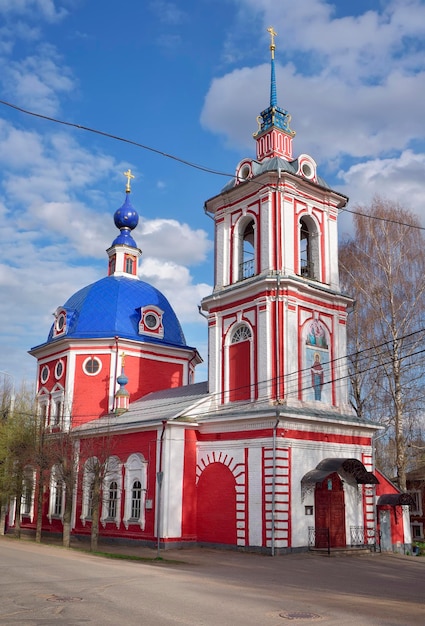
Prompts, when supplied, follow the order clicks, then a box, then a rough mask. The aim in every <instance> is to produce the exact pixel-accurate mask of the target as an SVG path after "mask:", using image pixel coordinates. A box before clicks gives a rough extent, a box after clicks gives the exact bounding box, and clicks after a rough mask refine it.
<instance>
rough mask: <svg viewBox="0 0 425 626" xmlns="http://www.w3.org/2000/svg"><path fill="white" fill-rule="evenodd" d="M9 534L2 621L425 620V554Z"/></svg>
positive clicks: (2, 540)
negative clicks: (279, 552)
mask: <svg viewBox="0 0 425 626" xmlns="http://www.w3.org/2000/svg"><path fill="white" fill-rule="evenodd" d="M102 549H104V550H106V551H108V552H115V553H117V554H124V553H125V554H127V555H128V556H130V557H141V558H143V559H145V560H132V561H131V560H122V559H115V558H114V559H111V558H104V557H101V556H95V555H91V554H88V553H86V552H82V551H80V550H75V549H70V550H66V549H64V548H61V547H59V546H55V545H47V544H41V545H39V544H35V543H33V542H32V541H28V540H24V541H23V540H21V541H18V540H15V539H13V538H11V537H0V575H1V584H0V625H1V626H8V625H12V624H13V625H16V624H19V625H20V626H34V625H38V626H40V625H41V626H44V625H49V624H64V625H66V626H77V625H78V626H79V625H87V624H91V625H93V624H95V625H102V626H103V625H108V624H113V625H114V626H116V625H118V624H122V625H125V626H133V625H136V624H137V625H138V626H139V625H141V624H147V625H148V626H151V625H152V626H154V625H155V626H168V625H170V624H180V625H181V624H183V625H187V626H218V625H220V626H284V625H285V624H300V625H303V624H316V623H317V624H326V625H335V626H336V625H338V626H343V625H347V626H349V625H356V626H381V625H386V626H396V625H397V626H398V625H401V624H403V625H404V624H405V625H409V626H410V625H414V624H421V625H423V624H425V591H424V590H425V584H424V583H425V558H423V557H410V556H401V555H400V556H398V555H392V554H368V555H363V556H360V555H356V556H339V557H326V556H319V555H317V554H312V553H303V554H291V555H286V556H277V557H270V556H262V555H258V554H250V553H240V552H231V551H219V550H210V549H188V550H182V551H177V550H170V551H166V552H164V553H162V554H161V557H162V559H161V560H155V557H156V552H155V551H154V550H149V549H147V548H137V547H133V548H128V549H126V548H122V547H119V548H118V547H114V548H111V547H109V546H108V547H105V546H104V547H102Z"/></svg>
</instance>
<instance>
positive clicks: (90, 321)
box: [47, 276, 186, 347]
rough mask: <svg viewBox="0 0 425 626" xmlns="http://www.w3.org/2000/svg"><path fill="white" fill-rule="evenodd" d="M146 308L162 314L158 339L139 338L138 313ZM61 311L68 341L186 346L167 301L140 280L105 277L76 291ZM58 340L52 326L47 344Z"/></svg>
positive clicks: (123, 277) (158, 292) (150, 337)
mask: <svg viewBox="0 0 425 626" xmlns="http://www.w3.org/2000/svg"><path fill="white" fill-rule="evenodd" d="M146 306H156V307H159V308H160V309H161V310H162V311H163V316H162V320H163V326H164V336H163V337H162V338H161V337H152V336H149V335H146V336H144V335H143V334H139V332H138V329H139V321H140V309H141V308H142V307H146ZM63 309H65V311H66V314H67V332H66V337H68V338H73V339H84V338H91V339H98V338H103V337H105V338H106V337H115V336H119V337H121V338H123V339H134V340H137V341H141V340H143V341H148V342H153V343H166V344H173V345H176V346H182V347H185V345H186V342H185V338H184V334H183V331H182V328H181V326H180V323H179V321H178V319H177V316H176V314H175V313H174V311H173V309H172V307H171V305H170V303H169V302H168V300H167V298H166V297H165V296H164V295H163V294H162V293H161V292H160V291H158V289H156V288H155V287H153V286H152V285H149V284H148V283H146V282H144V281H142V280H133V279H131V278H127V277H125V276H107V277H105V278H102V279H100V280H98V281H97V282H95V283H92V284H91V285H88V286H87V287H83V289H80V290H79V291H77V292H76V293H75V294H74V295H73V296H71V297H70V298H69V299H68V300H67V301H66V302H65V304H64V306H63ZM58 338H59V337H58ZM58 338H54V324H53V325H52V327H51V329H50V333H49V336H48V339H47V341H48V342H50V341H55V340H56V339H58Z"/></svg>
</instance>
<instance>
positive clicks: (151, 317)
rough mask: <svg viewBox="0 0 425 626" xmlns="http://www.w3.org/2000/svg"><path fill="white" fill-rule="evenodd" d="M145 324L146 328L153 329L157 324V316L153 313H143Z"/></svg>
mask: <svg viewBox="0 0 425 626" xmlns="http://www.w3.org/2000/svg"><path fill="white" fill-rule="evenodd" d="M145 324H146V326H147V327H148V328H150V329H151V330H154V329H155V328H157V327H158V325H159V319H158V316H157V315H155V314H154V313H147V315H145Z"/></svg>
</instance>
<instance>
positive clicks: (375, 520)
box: [372, 426, 389, 545]
mask: <svg viewBox="0 0 425 626" xmlns="http://www.w3.org/2000/svg"><path fill="white" fill-rule="evenodd" d="M388 429H389V426H387V427H386V428H385V430H384V431H383V432H382V433H381V434H377V433H375V434H374V435H372V468H373V471H375V468H376V465H375V457H376V447H375V446H376V442H377V441H378V439H381V437H385V435H386V434H387V432H388ZM373 489H374V492H375V502H374V504H373V524H374V527H375V541H376V532H377V530H378V524H379V520H378V511H377V508H376V502H377V499H376V485H374V487H373ZM379 534H380V533H379ZM379 545H381V541H380V539H379Z"/></svg>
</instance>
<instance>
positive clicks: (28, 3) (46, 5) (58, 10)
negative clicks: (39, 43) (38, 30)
mask: <svg viewBox="0 0 425 626" xmlns="http://www.w3.org/2000/svg"><path fill="white" fill-rule="evenodd" d="M59 4H60V3H59V2H55V1H54V0H0V15H3V16H6V17H7V16H16V15H23V16H25V17H27V18H36V19H41V18H43V19H45V20H46V21H48V22H56V21H58V20H60V19H62V18H63V17H65V16H66V15H67V13H68V12H67V11H66V9H65V8H63V7H59V6H58V5H59Z"/></svg>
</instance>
